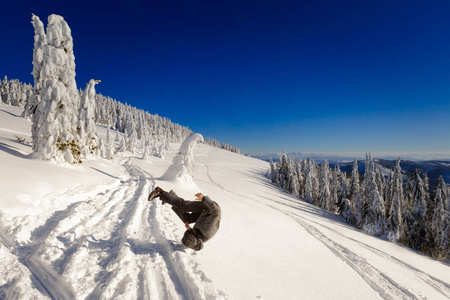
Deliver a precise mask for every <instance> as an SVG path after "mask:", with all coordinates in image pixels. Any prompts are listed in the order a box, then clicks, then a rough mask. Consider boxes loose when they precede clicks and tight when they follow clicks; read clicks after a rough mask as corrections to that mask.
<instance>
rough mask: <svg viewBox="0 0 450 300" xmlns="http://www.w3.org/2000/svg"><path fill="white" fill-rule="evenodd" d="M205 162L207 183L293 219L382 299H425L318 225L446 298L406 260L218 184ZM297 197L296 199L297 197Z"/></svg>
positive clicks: (447, 289)
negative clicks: (398, 267) (408, 274)
mask: <svg viewBox="0 0 450 300" xmlns="http://www.w3.org/2000/svg"><path fill="white" fill-rule="evenodd" d="M204 165H205V166H206V171H207V176H208V178H209V180H210V181H211V183H212V184H213V185H215V186H217V187H219V188H220V189H222V190H225V191H227V192H229V193H231V194H233V195H237V196H239V197H242V198H246V199H250V200H252V201H255V202H258V203H260V204H263V205H265V206H268V207H270V208H272V209H274V210H276V211H278V212H280V213H283V214H285V215H287V216H289V217H290V218H291V219H293V220H294V221H295V222H296V223H297V224H299V225H300V226H301V227H303V228H304V229H305V230H306V231H307V232H308V233H309V234H310V235H312V236H313V237H314V238H315V239H317V240H318V241H319V242H321V243H322V244H323V245H324V246H325V247H327V248H328V249H329V250H330V251H331V252H333V253H334V254H335V255H336V256H337V257H338V258H340V259H341V260H342V261H344V262H345V263H346V264H347V265H348V266H349V267H350V268H352V269H353V270H354V271H355V272H356V273H357V274H358V275H359V276H360V277H361V278H362V279H363V280H364V281H365V282H366V283H367V284H368V285H369V286H370V287H371V288H372V289H373V290H374V291H375V292H377V293H378V294H379V295H380V296H381V297H382V298H384V299H426V297H423V296H422V295H416V294H414V293H413V292H411V291H410V290H408V289H407V288H403V287H402V286H401V284H399V283H397V282H396V281H395V280H394V279H393V278H392V277H390V276H389V275H387V274H385V273H383V272H382V271H380V270H379V269H377V268H376V267H375V266H373V265H371V264H370V263H369V262H368V261H367V260H366V259H365V258H364V257H362V256H360V255H358V254H356V253H355V252H353V251H351V250H350V249H349V248H348V247H345V246H344V245H342V244H341V243H339V242H337V241H335V240H333V239H331V238H329V237H328V236H327V235H326V234H325V233H324V232H322V231H321V230H320V229H319V228H322V229H326V230H330V231H333V233H335V234H337V235H339V237H341V238H345V239H347V240H350V241H352V242H354V243H356V244H358V245H360V246H362V247H364V248H365V249H367V250H369V251H371V252H372V253H374V254H376V255H378V256H379V257H381V258H383V259H386V260H388V261H389V262H390V263H392V264H396V265H399V266H401V267H403V268H406V269H408V270H410V271H413V273H414V274H415V276H416V277H417V278H419V279H420V280H421V281H423V282H424V283H425V284H427V285H429V286H430V287H432V288H433V289H434V290H436V291H437V292H438V293H440V294H441V295H442V296H443V297H444V298H448V299H450V285H449V284H448V283H445V282H443V281H441V280H439V279H437V278H435V277H433V276H431V275H429V274H427V273H425V272H423V271H421V270H419V269H417V268H415V267H414V266H411V265H410V264H408V263H406V262H403V261H401V260H399V259H397V258H395V257H393V256H391V255H389V254H387V253H386V252H384V251H381V250H378V249H376V248H374V247H371V246H370V245H367V244H365V243H363V242H360V241H358V240H356V239H353V238H351V237H349V236H347V235H345V234H343V233H341V232H339V231H337V230H334V229H332V228H330V227H328V226H326V225H323V224H320V223H318V222H315V221H313V220H310V219H309V218H305V216H303V215H298V214H296V213H294V212H291V211H287V210H284V209H281V208H278V207H276V206H273V205H270V204H267V203H264V202H262V201H259V200H257V199H254V198H252V197H249V196H242V195H240V194H237V193H235V192H232V191H230V190H227V189H225V188H224V187H223V186H222V185H220V184H219V183H217V182H216V181H214V179H213V178H212V176H211V174H210V172H209V167H208V166H207V165H206V164H204ZM299 201H300V200H299Z"/></svg>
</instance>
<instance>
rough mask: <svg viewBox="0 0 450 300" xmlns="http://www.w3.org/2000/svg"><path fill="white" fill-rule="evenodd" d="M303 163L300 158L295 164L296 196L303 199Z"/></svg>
mask: <svg viewBox="0 0 450 300" xmlns="http://www.w3.org/2000/svg"><path fill="white" fill-rule="evenodd" d="M303 172H304V168H303V162H302V159H301V158H300V159H299V161H298V162H297V176H298V180H297V181H298V194H299V195H300V198H302V199H305V176H304V173H303Z"/></svg>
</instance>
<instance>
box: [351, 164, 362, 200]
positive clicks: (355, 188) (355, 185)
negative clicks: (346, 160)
mask: <svg viewBox="0 0 450 300" xmlns="http://www.w3.org/2000/svg"><path fill="white" fill-rule="evenodd" d="M359 189H360V186H359V171H358V161H357V160H356V157H355V159H354V160H353V171H352V181H351V183H350V188H349V198H350V199H351V200H352V199H353V197H354V196H355V195H356V194H358V193H359Z"/></svg>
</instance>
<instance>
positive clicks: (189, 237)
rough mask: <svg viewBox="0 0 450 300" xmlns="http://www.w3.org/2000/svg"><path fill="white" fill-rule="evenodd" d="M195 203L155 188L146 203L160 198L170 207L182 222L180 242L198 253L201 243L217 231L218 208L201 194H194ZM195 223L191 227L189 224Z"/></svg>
mask: <svg viewBox="0 0 450 300" xmlns="http://www.w3.org/2000/svg"><path fill="white" fill-rule="evenodd" d="M195 197H197V198H196V199H195V200H197V201H186V200H184V199H183V198H180V197H178V196H177V194H176V193H175V192H174V191H170V192H166V191H164V190H163V189H162V188H160V187H157V188H156V189H155V190H153V191H152V192H151V193H150V196H149V197H148V201H152V200H153V199H155V198H160V200H161V201H162V202H163V204H164V203H168V204H170V205H172V210H173V211H174V212H175V213H176V214H177V215H178V217H180V219H181V220H182V221H183V222H184V225H185V227H186V231H185V233H184V235H183V238H182V240H181V242H182V243H183V245H185V246H186V247H189V248H191V249H193V250H196V251H199V250H201V249H203V243H205V242H206V241H208V240H210V239H211V238H212V237H213V236H214V235H215V234H216V232H217V230H219V226H220V218H221V211H220V206H219V204H217V203H216V202H214V201H212V200H211V199H210V198H209V197H208V196H204V195H203V194H202V193H197V194H195ZM191 223H195V225H194V226H193V227H191V226H190V225H189V224H191Z"/></svg>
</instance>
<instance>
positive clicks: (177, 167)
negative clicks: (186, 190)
mask: <svg viewBox="0 0 450 300" xmlns="http://www.w3.org/2000/svg"><path fill="white" fill-rule="evenodd" d="M201 141H203V136H202V135H201V134H199V133H194V134H191V135H190V136H188V137H187V138H186V139H185V140H184V142H183V143H182V144H181V146H180V149H179V150H178V152H177V154H176V155H175V157H174V158H173V160H172V165H171V166H170V167H169V168H168V169H167V171H166V172H165V173H164V175H163V176H162V177H161V178H160V179H161V180H165V181H175V182H180V183H183V184H186V185H189V186H193V187H195V186H196V184H195V183H194V180H193V178H192V170H193V168H194V149H195V146H196V145H197V143H198V142H201Z"/></svg>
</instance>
